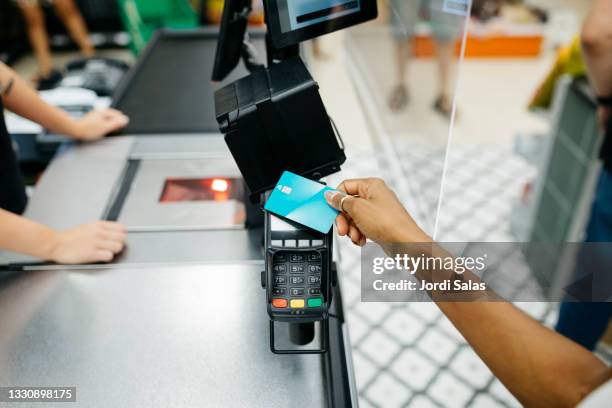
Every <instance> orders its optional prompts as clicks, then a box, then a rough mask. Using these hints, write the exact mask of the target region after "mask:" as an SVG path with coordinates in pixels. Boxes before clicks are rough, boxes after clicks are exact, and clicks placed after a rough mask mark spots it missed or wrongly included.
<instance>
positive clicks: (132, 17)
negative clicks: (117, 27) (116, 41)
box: [118, 0, 198, 55]
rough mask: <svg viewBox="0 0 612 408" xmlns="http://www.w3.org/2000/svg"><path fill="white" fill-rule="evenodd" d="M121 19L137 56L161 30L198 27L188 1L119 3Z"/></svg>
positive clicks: (138, 0) (134, 1)
mask: <svg viewBox="0 0 612 408" xmlns="http://www.w3.org/2000/svg"><path fill="white" fill-rule="evenodd" d="M118 2H119V3H118V4H119V11H120V14H121V19H122V20H123V24H124V25H125V28H126V30H127V32H128V33H129V34H130V37H131V43H130V47H131V49H132V51H133V52H134V54H136V55H138V54H139V53H140V52H141V51H142V50H143V49H144V47H145V46H146V45H147V43H148V42H149V40H150V39H151V36H152V35H153V33H154V32H155V31H156V30H158V29H160V28H172V29H179V30H180V29H192V28H196V27H198V15H197V14H196V12H195V11H194V10H193V9H192V8H191V5H190V4H189V2H188V1H187V0H118Z"/></svg>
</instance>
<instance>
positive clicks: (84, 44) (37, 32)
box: [14, 0, 95, 89]
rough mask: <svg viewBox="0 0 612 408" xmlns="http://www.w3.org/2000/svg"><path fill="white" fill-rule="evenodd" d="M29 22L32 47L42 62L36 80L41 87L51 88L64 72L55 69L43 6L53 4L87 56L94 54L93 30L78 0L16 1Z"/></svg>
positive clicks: (27, 23) (28, 27)
mask: <svg viewBox="0 0 612 408" xmlns="http://www.w3.org/2000/svg"><path fill="white" fill-rule="evenodd" d="M14 1H15V2H16V3H17V5H18V6H19V8H20V9H21V12H22V13H23V16H24V18H25V21H26V25H27V30H28V37H29V38H30V44H31V45H32V50H33V51H34V55H35V56H36V60H37V61H38V74H37V76H36V78H35V81H36V82H37V83H38V88H39V89H47V88H48V87H49V86H50V85H51V84H52V83H54V82H55V81H57V80H58V79H59V78H60V74H59V72H58V71H56V70H55V69H54V68H53V60H52V58H51V49H50V47H49V37H48V35H47V28H46V26H45V13H44V11H43V8H42V6H43V5H49V4H52V5H53V8H54V9H55V12H56V13H57V15H58V17H59V18H60V19H61V20H62V22H63V23H64V25H65V26H66V29H67V30H68V33H69V34H70V36H71V37H72V39H73V40H74V42H75V43H76V44H77V45H78V46H79V49H80V50H81V53H82V54H83V56H84V57H92V56H93V55H94V52H95V50H94V47H93V44H92V43H91V40H90V39H89V32H88V31H87V27H86V26H85V21H84V20H83V17H82V16H81V13H80V12H79V9H78V8H77V6H76V4H75V3H74V0H14Z"/></svg>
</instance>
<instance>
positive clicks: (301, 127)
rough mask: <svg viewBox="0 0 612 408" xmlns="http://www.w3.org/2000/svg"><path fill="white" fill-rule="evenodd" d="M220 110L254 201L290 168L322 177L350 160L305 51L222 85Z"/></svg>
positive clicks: (227, 139) (223, 128) (222, 127)
mask: <svg viewBox="0 0 612 408" xmlns="http://www.w3.org/2000/svg"><path fill="white" fill-rule="evenodd" d="M215 109H216V114H217V121H218V122H219V128H220V130H221V132H222V133H224V134H225V142H226V143H227V146H228V148H229V150H230V152H231V153H232V156H233V157H234V159H235V161H236V164H237V165H238V168H239V169H240V172H241V173H242V175H243V177H244V180H245V182H246V184H247V186H248V187H249V190H250V193H251V199H252V200H253V201H256V202H258V201H259V199H260V194H262V193H264V192H266V191H268V190H271V189H272V188H274V186H275V185H276V183H277V182H278V179H279V178H280V176H281V174H282V173H283V171H285V170H289V171H291V172H293V173H296V174H299V175H302V176H304V177H308V178H311V179H313V180H318V179H320V178H321V177H325V176H327V175H330V174H333V173H336V172H338V171H339V170H340V165H341V164H342V163H344V161H345V160H346V156H345V154H344V150H343V147H342V146H341V142H340V141H339V139H338V137H337V135H336V132H335V130H334V127H333V125H332V122H331V121H330V118H329V116H328V114H327V111H326V109H325V106H324V105H323V101H322V100H321V96H320V95H319V87H318V85H317V83H316V82H315V81H314V79H313V78H312V76H311V75H310V73H309V72H308V69H307V68H306V66H305V65H304V62H303V61H302V60H301V58H300V57H299V56H297V57H293V58H291V59H288V60H286V61H282V62H279V63H277V64H274V65H272V66H271V67H270V68H266V69H261V70H258V71H255V72H253V73H252V74H251V75H249V76H247V77H244V78H242V79H239V80H238V81H236V82H234V83H232V84H230V85H228V86H226V87H224V88H222V89H220V90H218V91H217V92H216V93H215Z"/></svg>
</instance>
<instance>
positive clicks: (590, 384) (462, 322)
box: [438, 302, 611, 407]
mask: <svg viewBox="0 0 612 408" xmlns="http://www.w3.org/2000/svg"><path fill="white" fill-rule="evenodd" d="M438 306H439V307H440V309H441V310H442V311H443V312H444V314H445V315H446V316H447V317H448V318H449V319H450V320H451V321H452V322H453V324H454V325H455V326H456V327H457V329H458V330H459V331H460V332H461V333H462V334H463V336H464V337H465V339H466V340H467V341H468V342H469V343H470V345H471V346H472V347H473V348H474V350H475V351H476V353H478V355H479V356H480V358H482V360H483V361H484V362H485V363H486V364H487V365H488V366H489V368H490V369H491V371H492V372H493V373H494V374H495V376H496V377H497V378H498V379H499V380H500V381H501V382H502V383H504V385H505V386H506V387H507V388H508V389H509V390H510V391H511V392H512V393H513V394H514V395H515V396H516V397H517V398H518V399H519V400H520V402H521V403H522V404H523V405H525V406H557V407H564V406H572V407H573V406H575V405H576V404H577V403H578V402H579V401H581V400H582V399H583V398H585V397H586V396H587V395H588V394H589V393H590V392H591V391H593V390H594V389H595V388H596V387H597V386H599V385H601V384H602V383H604V382H605V381H606V380H607V379H609V378H610V375H611V372H610V369H609V368H608V367H606V365H604V364H603V363H602V362H601V361H600V360H599V359H598V358H596V357H595V356H594V355H593V354H592V353H591V352H589V351H588V350H586V349H584V348H582V347H581V346H579V345H577V344H576V343H574V342H572V341H570V340H568V339H566V338H565V337H563V336H561V335H559V334H557V333H555V332H553V331H552V330H550V329H548V328H547V327H545V326H543V325H542V324H540V323H539V322H537V321H536V320H534V319H532V318H531V317H529V316H527V315H526V314H524V313H523V312H522V311H520V310H519V309H517V308H516V307H514V306H513V305H511V304H510V303H506V302H473V303H470V302H463V303H459V302H446V303H443V302H441V303H438Z"/></svg>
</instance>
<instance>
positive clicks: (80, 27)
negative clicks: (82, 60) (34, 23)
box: [53, 0, 95, 57]
mask: <svg viewBox="0 0 612 408" xmlns="http://www.w3.org/2000/svg"><path fill="white" fill-rule="evenodd" d="M53 6H54V7H55V11H56V12H57V15H58V16H59V18H61V20H62V21H63V22H64V24H65V25H66V28H67V29H68V32H69V33H70V36H71V37H72V39H73V40H74V42H76V43H77V45H78V46H79V48H80V49H81V53H82V54H83V55H84V56H86V57H91V56H93V55H94V52H95V50H94V47H93V44H92V43H91V40H90V39H89V32H88V31H87V27H86V26H85V21H84V20H83V16H81V13H80V11H79V10H78V9H77V7H76V5H75V4H74V0H54V2H53Z"/></svg>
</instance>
